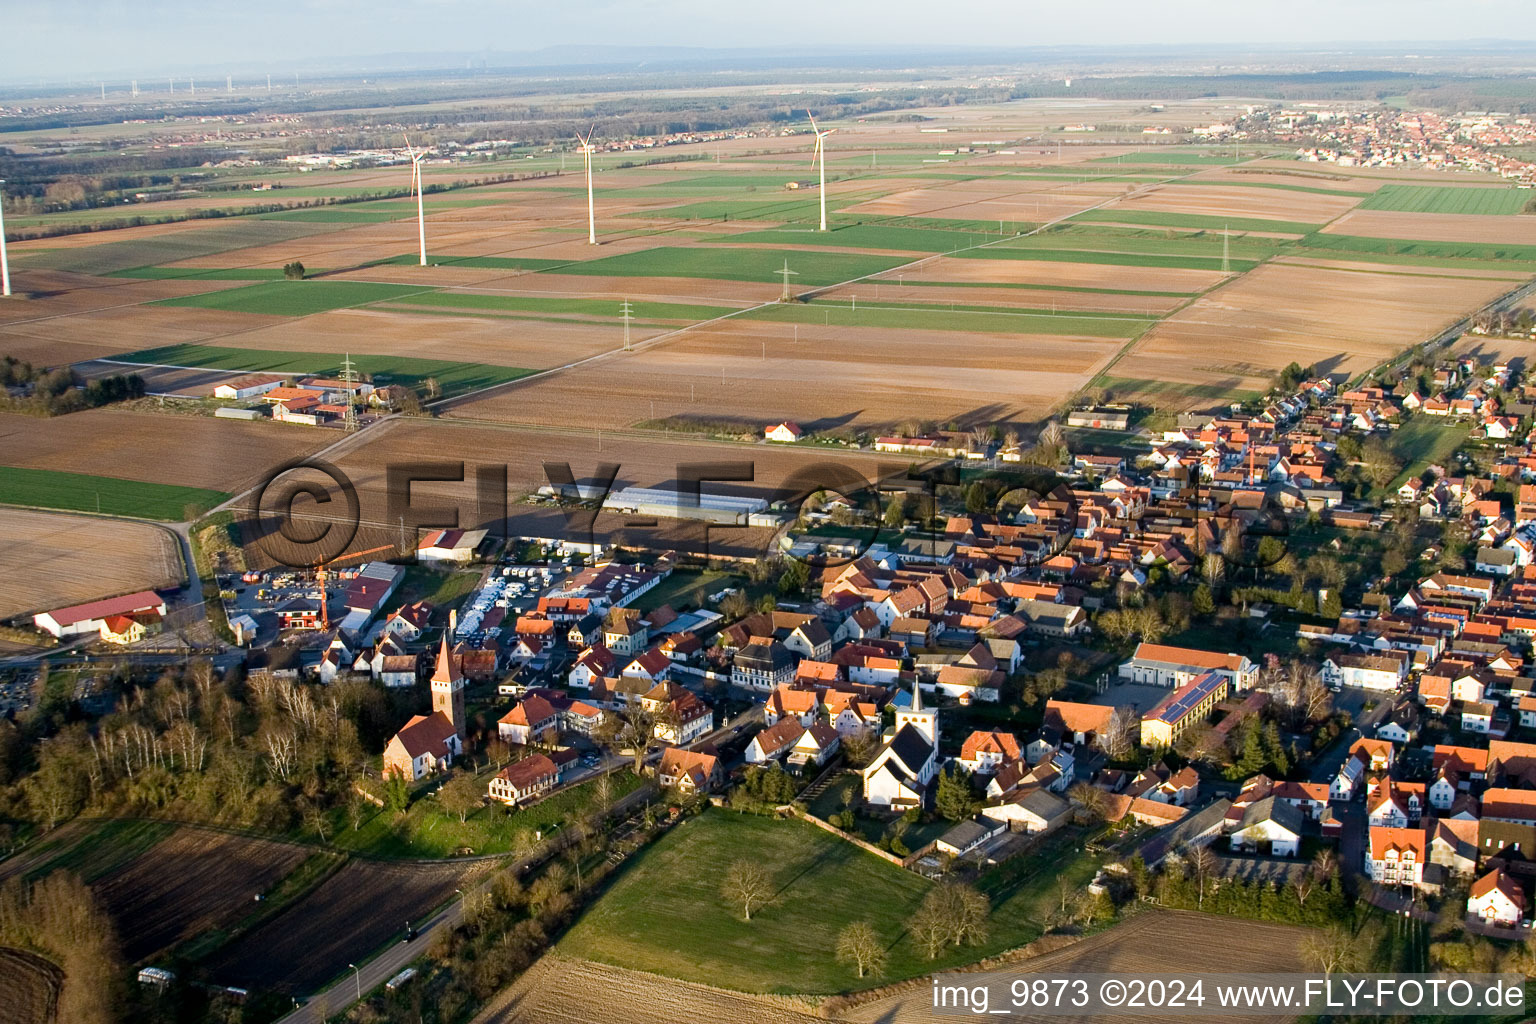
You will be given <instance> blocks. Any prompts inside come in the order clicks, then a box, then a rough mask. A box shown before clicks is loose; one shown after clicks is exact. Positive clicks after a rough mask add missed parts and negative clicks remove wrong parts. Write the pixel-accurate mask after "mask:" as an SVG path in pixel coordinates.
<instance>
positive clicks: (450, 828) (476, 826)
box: [331, 771, 642, 857]
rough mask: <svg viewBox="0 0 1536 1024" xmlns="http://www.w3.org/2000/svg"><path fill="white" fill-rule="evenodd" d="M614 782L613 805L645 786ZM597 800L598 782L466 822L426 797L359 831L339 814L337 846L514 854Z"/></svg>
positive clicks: (486, 776) (489, 810)
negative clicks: (523, 838) (523, 842)
mask: <svg viewBox="0 0 1536 1024" xmlns="http://www.w3.org/2000/svg"><path fill="white" fill-rule="evenodd" d="M480 778H481V779H482V781H484V782H487V783H488V782H489V781H490V778H491V776H490V773H489V772H486V773H483V774H482V775H481V776H480ZM611 778H612V780H613V782H612V789H611V795H610V799H612V800H617V799H619V798H620V797H622V796H624V795H625V794H628V793H632V792H634V791H635V790H636V789H638V788H640V786H641V784H642V782H641V780H640V779H639V778H638V777H637V776H636V775H634V773H632V772H629V771H623V772H618V773H617V774H615V775H613V776H611ZM595 796H596V791H595V788H594V786H593V783H592V782H584V783H582V784H581V785H579V786H576V787H574V788H572V789H567V790H563V791H561V792H559V793H556V794H555V795H554V796H552V797H550V798H549V799H547V800H541V801H539V802H538V803H536V804H534V805H533V806H532V807H526V808H518V809H516V810H508V809H507V808H506V807H504V806H502V805H501V804H496V805H494V806H490V807H482V808H480V809H479V810H477V811H476V812H475V813H474V814H471V815H470V816H469V817H468V818H467V819H466V820H465V821H464V822H463V823H460V821H459V818H458V815H450V814H444V813H443V812H442V811H440V810H438V807H437V798H436V797H435V796H430V795H429V796H422V797H419V798H418V799H417V800H416V801H415V802H413V803H412V804H411V806H410V809H409V810H407V811H406V812H405V817H404V818H403V819H402V820H400V821H396V820H395V815H393V814H392V813H390V812H389V811H379V812H378V813H377V814H375V815H374V816H373V817H371V818H369V819H368V820H367V821H365V822H363V824H362V827H361V828H359V829H357V830H356V831H353V830H352V826H351V824H350V823H349V822H346V821H345V820H344V819H345V816H346V815H345V812H344V811H338V812H337V813H336V815H335V819H336V820H335V823H334V827H335V829H336V834H335V835H334V836H332V837H331V841H332V843H334V844H335V845H336V846H338V847H340V848H342V849H344V850H354V851H356V852H358V853H365V854H369V855H372V856H375V857H448V856H452V855H453V853H454V851H456V850H459V849H463V848H465V847H468V848H470V849H472V850H474V851H475V853H477V854H486V853H510V852H511V851H512V850H514V849H515V848H516V847H517V844H518V838H519V834H520V833H526V834H527V838H528V839H530V840H531V839H532V838H533V835H534V833H535V832H542V833H543V834H544V835H545V837H548V836H549V834H550V833H551V832H553V831H555V830H556V829H559V828H563V827H564V826H566V825H568V824H570V823H571V822H572V821H574V820H575V819H576V818H578V817H580V816H581V815H584V814H588V813H590V812H592V811H594V810H597V807H596V800H595Z"/></svg>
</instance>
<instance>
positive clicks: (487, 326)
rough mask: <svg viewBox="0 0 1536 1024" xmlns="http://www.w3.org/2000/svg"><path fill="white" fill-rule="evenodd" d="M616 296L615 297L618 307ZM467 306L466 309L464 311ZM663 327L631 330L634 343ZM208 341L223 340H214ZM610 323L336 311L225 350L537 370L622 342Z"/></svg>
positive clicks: (251, 336) (256, 334)
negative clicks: (438, 361)
mask: <svg viewBox="0 0 1536 1024" xmlns="http://www.w3.org/2000/svg"><path fill="white" fill-rule="evenodd" d="M618 301H619V300H615V301H614V306H615V308H617V306H618ZM466 312H467V311H466ZM662 330H663V329H662V328H655V327H640V326H636V327H634V328H633V334H634V338H635V340H636V341H639V340H642V339H644V338H646V337H649V336H651V335H655V334H660V333H662ZM208 343H209V344H213V345H222V344H225V342H223V341H221V340H220V339H218V338H212V339H209V341H208ZM623 343H624V332H623V328H622V327H621V326H618V325H617V324H616V323H607V324H598V323H580V322H554V321H549V320H533V319H529V320H517V319H501V318H497V317H490V316H485V317H477V316H445V315H440V314H430V313H421V312H405V311H404V310H399V309H391V310H387V311H386V310H378V309H340V310H335V311H332V312H329V313H316V314H314V315H313V316H307V317H303V318H301V319H298V320H295V321H293V322H290V323H283V324H275V325H273V326H271V327H263V328H259V329H257V330H253V331H249V332H247V333H245V334H242V335H240V336H239V337H238V338H231V339H229V341H228V343H227V344H228V345H229V347H231V348H252V349H270V350H272V351H275V352H351V353H352V354H353V355H401V356H410V357H412V358H420V359H445V360H451V361H458V362H473V363H489V364H492V365H496V366H521V367H528V368H532V369H542V368H544V367H547V366H554V365H558V364H561V363H564V362H568V361H569V360H572V359H577V358H580V357H582V356H587V355H592V354H593V353H596V352H602V351H606V350H608V349H611V348H614V347H617V346H621V345H623Z"/></svg>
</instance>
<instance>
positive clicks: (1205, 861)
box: [1185, 846, 1216, 910]
mask: <svg viewBox="0 0 1536 1024" xmlns="http://www.w3.org/2000/svg"><path fill="white" fill-rule="evenodd" d="M1185 859H1186V860H1187V861H1188V863H1189V871H1190V874H1192V875H1193V876H1194V878H1195V884H1196V885H1197V886H1198V887H1199V890H1200V895H1199V897H1198V898H1197V902H1196V904H1195V906H1196V907H1197V908H1199V909H1201V910H1204V909H1205V887H1206V885H1207V883H1209V882H1210V880H1211V876H1212V875H1214V874H1215V873H1216V855H1215V854H1214V853H1212V852H1211V848H1210V847H1209V846H1197V847H1195V848H1194V849H1192V850H1190V851H1189V853H1188V855H1187V856H1186V858H1185Z"/></svg>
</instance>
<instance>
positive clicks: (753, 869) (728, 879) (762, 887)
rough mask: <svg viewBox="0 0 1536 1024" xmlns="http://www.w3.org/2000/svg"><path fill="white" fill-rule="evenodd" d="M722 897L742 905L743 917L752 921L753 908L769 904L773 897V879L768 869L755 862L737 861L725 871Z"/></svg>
mask: <svg viewBox="0 0 1536 1024" xmlns="http://www.w3.org/2000/svg"><path fill="white" fill-rule="evenodd" d="M720 895H722V896H724V897H725V898H726V899H727V900H729V901H730V902H731V903H739V904H741V916H742V917H743V918H744V919H745V920H747V921H751V920H752V908H753V907H754V906H760V905H761V904H764V903H767V902H768V898H769V897H770V896H772V895H773V879H772V878H770V877H769V875H768V869H767V868H765V867H763V865H762V864H760V863H758V862H757V861H755V860H747V859H745V858H743V859H741V860H735V861H732V862H731V866H730V867H728V868H726V869H725V877H724V878H723V879H721V881H720Z"/></svg>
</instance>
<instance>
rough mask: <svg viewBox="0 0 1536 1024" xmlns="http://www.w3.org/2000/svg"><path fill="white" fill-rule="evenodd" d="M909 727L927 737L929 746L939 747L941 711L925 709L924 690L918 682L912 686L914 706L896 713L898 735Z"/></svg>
mask: <svg viewBox="0 0 1536 1024" xmlns="http://www.w3.org/2000/svg"><path fill="white" fill-rule="evenodd" d="M908 725H910V726H911V727H912V728H914V729H916V730H917V731H918V732H920V733H922V734H923V735H924V736H926V737H927V738H928V744H929V746H933V747H937V746H938V745H939V711H938V709H937V708H925V707H923V688H922V687H921V686H919V685H918V684H917V683H916V682H914V683H913V684H912V706H911V707H910V708H900V709H898V710H897V711H896V733H897V735H900V734H901V730H902V728H903V727H904V726H908Z"/></svg>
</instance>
